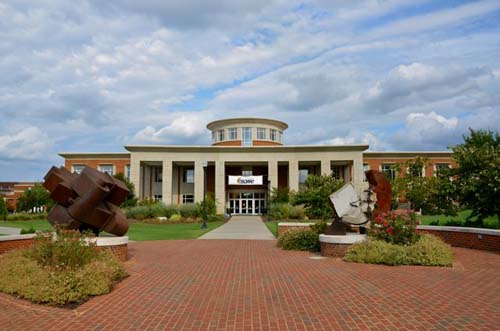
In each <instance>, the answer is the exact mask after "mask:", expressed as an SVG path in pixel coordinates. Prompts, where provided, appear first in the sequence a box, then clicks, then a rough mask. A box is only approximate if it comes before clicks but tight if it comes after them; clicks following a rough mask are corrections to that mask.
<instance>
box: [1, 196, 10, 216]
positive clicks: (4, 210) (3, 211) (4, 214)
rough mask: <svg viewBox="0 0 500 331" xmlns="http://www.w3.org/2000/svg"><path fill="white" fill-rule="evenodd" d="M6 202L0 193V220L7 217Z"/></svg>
mask: <svg viewBox="0 0 500 331" xmlns="http://www.w3.org/2000/svg"><path fill="white" fill-rule="evenodd" d="M7 213H8V212H7V204H6V203H5V200H4V198H3V197H2V196H1V195H0V220H4V221H5V220H6V219H7Z"/></svg>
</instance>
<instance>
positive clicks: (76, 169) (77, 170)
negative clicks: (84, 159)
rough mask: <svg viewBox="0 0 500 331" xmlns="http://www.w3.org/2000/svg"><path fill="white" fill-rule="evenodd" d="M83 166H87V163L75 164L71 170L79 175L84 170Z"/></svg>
mask: <svg viewBox="0 0 500 331" xmlns="http://www.w3.org/2000/svg"><path fill="white" fill-rule="evenodd" d="M83 168H85V164H73V165H72V166H71V171H72V172H73V173H75V174H77V175H79V174H80V173H81V172H82V170H83Z"/></svg>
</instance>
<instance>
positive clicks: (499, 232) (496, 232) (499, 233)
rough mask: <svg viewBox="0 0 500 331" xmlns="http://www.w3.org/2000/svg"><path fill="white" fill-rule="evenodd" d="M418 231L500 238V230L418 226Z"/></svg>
mask: <svg viewBox="0 0 500 331" xmlns="http://www.w3.org/2000/svg"><path fill="white" fill-rule="evenodd" d="M417 229H419V230H431V231H448V232H466V233H476V234H488V235H490V236H500V230H495V229H484V228H469V227H462V226H438V225H418V226H417Z"/></svg>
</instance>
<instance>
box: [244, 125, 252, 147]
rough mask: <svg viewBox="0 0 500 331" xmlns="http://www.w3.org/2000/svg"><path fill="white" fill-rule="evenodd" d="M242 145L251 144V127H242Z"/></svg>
mask: <svg viewBox="0 0 500 331" xmlns="http://www.w3.org/2000/svg"><path fill="white" fill-rule="evenodd" d="M242 136H243V137H242V138H243V139H242V142H243V146H252V128H243V134H242Z"/></svg>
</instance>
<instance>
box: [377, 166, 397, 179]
mask: <svg viewBox="0 0 500 331" xmlns="http://www.w3.org/2000/svg"><path fill="white" fill-rule="evenodd" d="M394 165H395V163H393V162H392V163H391V162H385V163H381V164H380V172H383V173H384V174H387V172H386V171H385V170H384V166H389V167H390V169H388V170H390V171H391V173H392V174H393V175H392V176H389V179H392V180H394V179H396V177H397V175H398V174H397V171H396V169H394Z"/></svg>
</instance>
